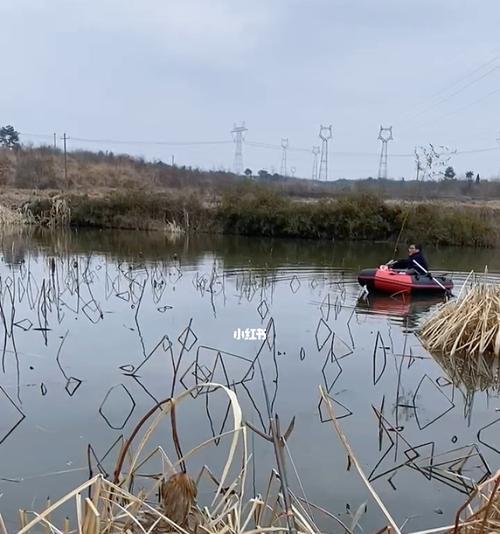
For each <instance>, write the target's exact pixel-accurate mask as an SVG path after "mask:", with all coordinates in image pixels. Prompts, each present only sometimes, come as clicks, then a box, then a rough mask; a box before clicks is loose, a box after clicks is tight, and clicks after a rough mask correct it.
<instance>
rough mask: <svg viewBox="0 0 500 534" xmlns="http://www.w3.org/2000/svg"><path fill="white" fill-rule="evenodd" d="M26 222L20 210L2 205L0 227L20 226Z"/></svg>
mask: <svg viewBox="0 0 500 534" xmlns="http://www.w3.org/2000/svg"><path fill="white" fill-rule="evenodd" d="M25 223H26V220H25V218H24V217H23V215H22V214H21V213H20V212H19V211H16V210H12V209H10V208H7V207H6V206H2V205H0V227H5V226H19V225H22V224H25Z"/></svg>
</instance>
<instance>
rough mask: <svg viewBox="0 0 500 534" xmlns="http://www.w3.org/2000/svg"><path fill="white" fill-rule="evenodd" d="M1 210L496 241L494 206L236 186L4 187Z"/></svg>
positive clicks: (90, 224) (498, 226)
mask: <svg viewBox="0 0 500 534" xmlns="http://www.w3.org/2000/svg"><path fill="white" fill-rule="evenodd" d="M2 204H3V207H4V209H3V211H4V212H5V213H9V211H8V210H10V213H11V214H15V215H16V217H7V216H6V217H5V219H6V220H11V221H17V222H19V221H20V220H22V221H23V222H24V223H27V224H32V225H39V226H57V227H61V226H72V227H78V228H103V229H104V228H117V229H135V230H168V231H174V232H180V233H183V232H185V233H191V232H196V233H199V232H211V233H222V234H235V235H246V236H263V237H289V238H302V239H325V240H330V241H332V240H333V241H337V240H338V241H344V240H349V241H356V240H368V241H391V240H393V241H395V240H397V239H398V237H399V240H400V241H401V242H404V241H408V240H415V241H422V242H424V243H426V244H432V245H452V246H473V247H496V246H500V206H499V205H498V204H497V203H493V204H491V205H489V204H488V203H484V204H483V205H478V203H477V202H476V203H474V204H468V203H460V202H455V203H444V202H440V201H434V202H429V201H427V202H404V201H400V202H396V201H394V200H392V201H385V200H383V199H381V198H380V197H377V196H375V195H366V194H359V195H346V196H340V197H336V198H330V199H321V200H318V201H315V202H311V201H302V200H296V199H295V200H293V199H290V198H289V197H287V196H284V195H282V194H281V193H279V192H277V191H276V190H275V189H273V188H268V187H265V186H259V185H251V184H250V185H248V184H247V185H243V186H239V187H233V188H228V189H226V190H225V191H224V192H223V193H222V194H221V195H218V196H211V197H209V196H208V195H201V194H196V193H193V192H192V191H191V192H189V193H184V194H183V193H180V192H172V191H168V192H160V191H158V192H155V193H148V192H140V191H116V190H101V191H99V192H96V193H93V194H87V193H85V194H83V193H69V194H64V193H60V192H54V191H52V192H50V191H43V192H41V191H36V192H32V191H28V190H10V191H4V192H3V194H2Z"/></svg>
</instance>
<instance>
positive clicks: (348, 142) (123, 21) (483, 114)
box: [0, 0, 500, 179]
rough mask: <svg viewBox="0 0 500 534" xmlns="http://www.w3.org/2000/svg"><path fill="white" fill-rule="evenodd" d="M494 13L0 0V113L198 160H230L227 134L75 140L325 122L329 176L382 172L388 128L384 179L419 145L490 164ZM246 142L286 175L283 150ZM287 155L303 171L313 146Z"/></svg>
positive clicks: (348, 2)
mask: <svg viewBox="0 0 500 534" xmlns="http://www.w3.org/2000/svg"><path fill="white" fill-rule="evenodd" d="M499 21H500V3H499V2H498V0H481V1H478V0H474V1H472V0H471V1H465V0H378V1H375V0H309V1H307V0H300V1H299V0H250V1H249V0H247V1H245V2H243V1H239V0H141V1H139V0H135V1H132V0H0V45H1V49H2V62H1V67H0V81H1V91H0V124H13V125H14V126H15V127H16V129H18V130H20V131H21V132H26V133H30V134H42V135H43V134H46V135H48V136H51V134H52V132H57V133H58V135H62V133H63V132H64V131H66V132H67V133H68V135H69V136H70V137H72V138H73V139H72V140H71V141H70V144H69V146H70V147H72V148H76V147H79V148H84V147H85V148H90V149H102V150H113V151H115V152H130V153H133V154H137V155H144V156H145V157H147V158H161V159H163V160H164V161H169V160H170V157H171V155H172V154H175V159H176V163H178V164H185V165H192V166H200V167H202V168H206V169H213V168H224V169H229V168H231V167H232V164H233V157H234V145H233V144H231V143H227V144H215V145H193V146H168V145H155V144H130V145H125V144H123V145H120V144H113V143H110V142H107V141H106V142H104V141H103V142H98V143H89V142H84V141H78V140H76V139H78V138H79V139H100V140H124V141H167V142H192V141H231V134H230V130H231V129H232V126H233V123H234V122H240V121H245V122H246V126H247V127H248V132H247V138H246V140H247V141H248V142H256V143H266V144H272V145H279V144H280V142H281V138H282V137H288V139H289V143H290V147H291V148H292V147H298V148H305V149H311V148H312V146H313V145H315V144H319V139H318V131H319V125H320V123H323V124H332V125H333V131H334V137H333V140H332V142H331V144H330V151H329V167H330V168H329V178H330V179H335V178H340V177H345V178H358V177H366V176H369V175H372V176H376V175H377V168H378V156H377V153H378V152H379V150H380V145H379V141H377V136H378V128H379V126H380V125H381V124H383V125H393V129H394V141H392V142H391V143H390V144H389V176H391V177H397V178H399V177H401V176H406V177H413V176H414V173H415V171H414V168H415V163H414V159H413V158H412V157H394V154H407V153H412V152H413V147H414V146H415V145H416V144H426V143H434V144H436V145H449V146H451V147H452V148H456V149H458V150H459V151H469V150H476V149H484V148H486V149H488V148H495V147H496V150H492V151H484V152H475V153H472V154H471V153H469V154H457V155H456V156H454V157H453V159H452V161H451V164H453V165H454V166H455V169H456V170H457V172H458V173H459V174H460V173H464V172H465V171H466V170H469V168H470V169H472V170H474V171H476V172H480V174H481V176H482V177H484V178H487V177H490V176H498V174H499V172H500V171H499V170H500V148H499V146H498V143H497V141H496V138H497V136H498V132H499V130H500V114H499V113H498V110H499V109H500V106H499V104H500V83H499V82H500V43H499V39H498V24H499ZM495 35H496V36H497V37H495ZM45 139H46V140H47V142H50V141H51V139H50V138H49V137H47V138H43V137H30V136H27V135H26V136H23V141H25V142H26V141H29V140H31V141H33V142H34V143H37V144H38V143H40V142H42V141H44V140H45ZM243 153H244V154H243V157H244V165H245V167H247V166H248V167H250V168H251V169H253V170H254V171H257V170H258V169H261V168H266V169H267V170H269V171H270V172H273V171H277V172H279V171H280V162H281V152H280V150H276V149H269V148H258V147H255V146H251V145H249V144H247V145H244V147H243ZM346 153H356V155H353V154H346ZM391 153H392V154H393V156H392V157H391ZM367 154H368V155H367ZM292 166H293V167H295V168H296V176H302V177H307V178H308V177H310V176H311V169H312V154H310V153H308V152H306V151H293V150H290V151H289V152H288V168H289V169H290V168H291V167H292Z"/></svg>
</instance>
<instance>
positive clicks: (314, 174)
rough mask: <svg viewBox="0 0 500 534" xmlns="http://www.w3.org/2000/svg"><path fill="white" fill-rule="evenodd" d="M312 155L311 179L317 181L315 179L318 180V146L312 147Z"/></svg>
mask: <svg viewBox="0 0 500 534" xmlns="http://www.w3.org/2000/svg"><path fill="white" fill-rule="evenodd" d="M312 153H313V172H312V179H313V180H317V179H318V155H319V146H313V149H312Z"/></svg>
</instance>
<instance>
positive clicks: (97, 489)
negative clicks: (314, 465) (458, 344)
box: [0, 383, 500, 534]
mask: <svg viewBox="0 0 500 534" xmlns="http://www.w3.org/2000/svg"><path fill="white" fill-rule="evenodd" d="M215 390H220V391H222V392H223V393H224V394H225V395H226V396H227V397H228V398H229V403H230V409H231V413H232V420H233V425H232V429H231V430H228V431H225V432H223V433H222V434H220V435H219V436H217V438H220V439H225V438H228V439H229V440H230V446H229V452H228V457H227V460H226V462H225V465H224V467H223V468H222V474H221V475H220V477H219V479H217V477H216V476H215V475H214V474H213V473H212V472H211V471H210V470H209V469H208V467H206V466H205V467H204V468H203V470H202V472H201V473H200V474H199V476H198V477H197V479H196V480H194V479H192V478H191V477H190V476H189V475H187V474H186V472H185V469H186V468H185V463H186V461H188V460H189V459H190V458H191V457H192V456H193V455H195V454H197V453H198V452H199V451H200V450H202V449H204V448H205V447H206V446H208V445H210V444H212V443H213V439H214V438H213V437H211V438H210V439H208V440H207V441H205V442H203V443H201V444H199V445H198V446H197V447H195V448H194V449H192V450H191V451H189V452H188V453H186V454H181V453H180V445H179V444H178V443H174V444H175V448H176V452H177V455H178V458H177V461H172V460H171V459H170V458H169V457H168V456H167V454H166V453H165V451H164V449H163V448H162V447H161V446H156V447H153V450H149V451H147V452H146V449H147V448H148V445H150V443H149V442H150V441H151V440H152V437H153V435H155V434H156V431H157V430H158V427H159V424H160V422H161V421H163V420H164V419H165V418H166V417H168V416H170V417H171V419H172V434H173V436H172V437H173V440H174V442H175V441H176V440H178V438H176V437H175V435H176V429H175V409H176V406H177V405H178V404H179V403H181V402H183V401H185V400H187V399H190V398H191V399H192V398H194V397H196V396H198V395H199V394H210V393H211V392H213V391H215ZM320 391H321V396H322V398H323V401H324V402H325V404H326V408H327V410H328V412H329V415H330V417H331V420H332V423H333V425H334V427H335V429H336V431H337V433H338V435H339V438H340V440H341V442H342V444H343V446H344V447H345V449H346V452H347V453H348V455H349V457H350V459H351V462H352V464H353V465H354V466H355V467H356V469H357V470H358V473H359V474H360V476H361V478H362V479H363V481H364V483H365V485H366V486H367V489H368V490H369V492H370V493H371V495H372V497H373V498H374V500H375V502H376V503H377V505H378V506H379V507H380V509H381V510H382V512H383V513H384V515H385V517H386V519H387V521H388V526H387V527H386V528H385V529H384V530H383V531H379V532H391V533H393V534H394V533H395V534H397V533H398V532H401V528H400V527H398V525H397V524H396V522H395V520H394V519H393V517H392V516H391V515H390V513H389V512H388V510H387V508H386V507H385V506H384V504H383V502H382V500H381V498H380V497H379V495H378V494H377V493H376V491H375V489H374V488H373V486H372V485H371V483H370V482H369V481H368V479H367V477H366V475H365V474H364V472H363V469H362V467H361V465H360V463H359V462H358V460H357V458H356V456H355V455H354V451H353V449H352V447H351V446H350V444H349V442H348V440H347V437H346V436H345V434H344V433H343V432H342V430H341V428H340V425H339V422H338V420H337V418H336V416H335V410H334V406H333V403H332V402H331V399H330V398H329V396H328V395H327V393H326V392H325V391H324V390H323V388H320ZM136 438H137V440H138V443H137V445H136V446H135V447H134V446H133V444H134V440H135V439H136ZM139 438H140V439H139ZM155 457H156V459H157V460H158V459H159V460H160V462H161V464H162V466H163V471H162V473H159V474H157V475H145V474H143V473H142V471H141V470H142V469H144V466H145V465H146V464H148V462H149V461H150V460H151V459H152V458H155ZM249 461H250V457H249V454H248V448H247V427H246V426H245V424H244V423H243V418H242V412H241V408H240V405H239V403H238V400H237V397H236V394H235V393H234V392H233V391H231V390H230V389H228V388H226V387H224V386H221V385H219V384H210V383H209V384H203V385H199V386H196V387H194V388H191V389H190V390H187V391H185V392H183V393H182V394H180V395H179V396H177V397H176V398H175V399H166V400H165V401H162V402H160V403H158V404H157V405H156V406H155V407H154V408H153V409H152V410H150V412H148V413H147V414H146V415H145V416H144V417H143V418H142V419H141V421H140V422H139V424H138V425H137V426H136V428H135V429H134V431H133V433H132V434H131V436H130V438H129V439H128V440H127V441H126V442H125V443H124V444H123V447H122V450H121V452H120V455H119V457H118V460H117V464H116V468H115V473H114V475H115V481H114V482H111V481H110V480H107V479H106V478H105V477H104V475H103V474H102V473H100V474H98V475H96V476H94V477H93V478H91V479H90V480H88V481H87V482H85V483H83V484H82V485H80V486H79V487H77V488H76V489H74V490H73V491H71V492H69V493H68V494H67V495H65V496H64V497H62V498H61V499H59V500H58V501H56V502H54V503H53V504H51V503H50V501H49V502H48V503H47V507H46V509H45V510H43V511H41V512H34V511H27V510H20V512H19V518H20V522H21V529H20V530H19V531H18V533H17V534H28V533H30V532H31V533H34V532H40V531H42V530H43V531H45V532H47V533H48V532H50V533H53V534H63V533H64V534H76V533H78V534H115V533H116V534H139V533H140V534H152V533H155V534H166V533H174V532H175V533H182V534H193V533H195V532H196V533H199V534H243V533H244V534H261V533H267V532H290V529H289V525H287V521H286V515H287V513H288V514H291V515H292V516H293V519H294V530H293V531H294V532H297V534H319V533H320V530H319V529H318V527H317V526H316V525H315V523H314V520H313V519H312V518H311V516H310V515H309V513H308V511H307V510H306V508H305V507H304V505H303V504H302V503H305V504H307V509H308V510H310V509H311V508H310V506H311V503H307V502H306V501H304V499H300V498H298V499H297V498H296V497H295V496H294V495H293V494H292V493H291V492H290V494H291V495H292V498H293V500H292V504H291V509H290V510H289V511H288V512H285V507H284V501H285V500H284V498H283V494H282V493H280V492H279V489H278V490H276V488H280V486H281V482H282V481H281V480H279V478H280V477H279V474H278V473H277V472H276V471H274V470H273V472H272V473H271V476H270V478H269V483H268V485H267V488H266V489H265V491H264V494H263V495H264V496H263V497H262V496H260V495H257V496H253V497H250V498H248V497H246V496H245V486H246V484H245V481H246V475H247V468H248V465H249ZM125 464H126V468H125ZM230 473H235V475H234V478H232V480H231V479H229V474H230ZM203 474H206V475H207V478H208V480H209V481H210V482H212V483H214V485H215V488H216V491H215V497H214V498H213V500H212V502H211V504H210V505H209V506H205V507H203V508H200V507H199V506H198V504H197V503H196V494H197V485H198V483H199V482H200V479H201V477H202V476H203ZM499 486H500V471H498V472H497V473H496V474H495V475H494V476H493V477H492V478H490V479H489V480H487V481H486V482H484V483H483V484H481V485H479V486H478V487H477V488H476V489H475V490H474V491H473V492H472V493H471V495H470V496H469V498H468V499H467V501H466V502H465V503H464V505H463V506H462V507H461V508H460V509H459V510H458V512H457V515H456V520H455V524H454V525H448V526H444V527H441V528H437V529H436V528H434V529H431V530H427V531H420V532H418V533H414V534H431V533H433V534H434V533H437V532H447V533H454V534H485V533H486V532H498V531H499V529H500V491H499ZM133 488H138V489H136V490H135V493H134V492H133ZM87 495H88V496H87ZM158 497H159V498H158ZM180 501H182V502H180ZM71 502H73V504H74V513H73V515H72V518H71V520H70V519H69V518H67V517H66V518H65V519H64V520H62V523H63V524H62V525H59V526H56V525H55V524H54V522H53V521H54V520H53V519H52V518H53V517H54V516H56V515H57V514H55V513H54V512H56V511H58V510H59V509H61V508H62V507H63V506H64V508H65V509H67V505H68V504H70V503H71ZM312 506H313V507H314V508H315V509H316V510H319V511H322V512H324V513H325V514H326V515H327V516H329V517H332V518H335V519H336V520H337V522H338V523H339V524H340V525H341V526H342V527H343V529H344V531H345V532H347V533H349V534H352V532H354V529H355V526H356V524H357V522H358V521H359V517H356V518H355V520H353V525H351V527H347V526H346V525H344V524H343V523H342V522H340V520H338V519H337V518H336V517H335V516H334V515H333V514H330V513H329V512H327V511H325V510H323V509H321V508H320V507H317V506H314V505H312ZM357 515H358V514H356V516H357ZM71 521H72V523H71ZM0 534H8V531H7V529H6V527H5V524H4V522H3V520H2V517H1V514H0Z"/></svg>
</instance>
